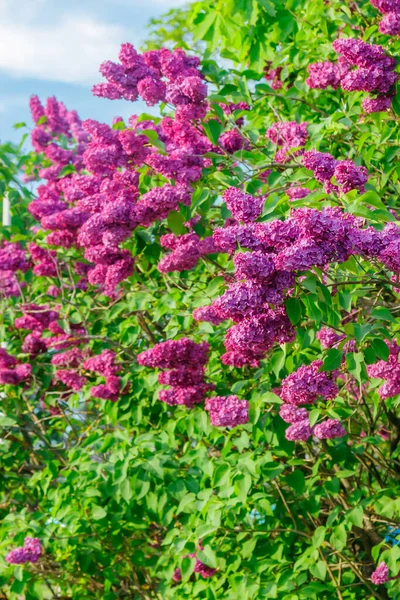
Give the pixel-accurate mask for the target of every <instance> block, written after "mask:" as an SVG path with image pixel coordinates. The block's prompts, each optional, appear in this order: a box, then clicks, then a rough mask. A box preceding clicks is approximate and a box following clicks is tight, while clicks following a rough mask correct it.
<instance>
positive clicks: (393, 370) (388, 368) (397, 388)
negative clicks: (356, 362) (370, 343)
mask: <svg viewBox="0 0 400 600" xmlns="http://www.w3.org/2000/svg"><path fill="white" fill-rule="evenodd" d="M388 345H389V350H390V354H389V358H388V360H387V361H385V360H379V361H378V362H376V363H375V364H372V365H368V367H367V372H368V375H369V377H374V378H377V379H383V380H384V381H385V383H384V384H383V385H382V386H381V387H380V388H379V395H380V397H381V398H382V399H383V400H385V399H387V398H392V397H393V396H397V395H398V394H400V363H399V353H400V346H398V345H397V344H396V343H395V342H391V343H389V344H388Z"/></svg>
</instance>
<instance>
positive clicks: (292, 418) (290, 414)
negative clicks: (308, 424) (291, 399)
mask: <svg viewBox="0 0 400 600" xmlns="http://www.w3.org/2000/svg"><path fill="white" fill-rule="evenodd" d="M279 416H280V417H281V419H283V420H284V421H285V422H286V423H298V422H299V421H306V420H307V419H308V411H307V410H306V409H305V408H297V406H293V404H281V407H280V409H279Z"/></svg>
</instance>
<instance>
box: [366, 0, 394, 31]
mask: <svg viewBox="0 0 400 600" xmlns="http://www.w3.org/2000/svg"><path fill="white" fill-rule="evenodd" d="M370 2H371V4H372V6H374V7H375V8H377V9H378V10H379V12H380V13H382V14H383V18H382V20H381V21H380V23H379V31H380V32H381V33H383V34H385V35H396V36H397V35H400V1H399V0H370Z"/></svg>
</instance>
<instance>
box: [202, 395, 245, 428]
mask: <svg viewBox="0 0 400 600" xmlns="http://www.w3.org/2000/svg"><path fill="white" fill-rule="evenodd" d="M205 409H206V410H207V411H208V412H209V413H210V420H211V424H212V425H215V427H236V426H237V425H244V424H245V423H247V422H248V420H249V403H248V401H247V400H239V398H238V397H237V396H225V397H222V396H214V397H212V398H207V400H206V404H205Z"/></svg>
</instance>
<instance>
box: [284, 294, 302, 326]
mask: <svg viewBox="0 0 400 600" xmlns="http://www.w3.org/2000/svg"><path fill="white" fill-rule="evenodd" d="M285 306H286V312H287V314H288V317H289V319H290V322H291V323H292V325H296V324H297V323H298V322H299V321H300V320H301V318H302V316H303V309H304V305H303V303H302V302H301V301H300V300H298V299H297V298H288V299H287V300H286V302H285Z"/></svg>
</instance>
